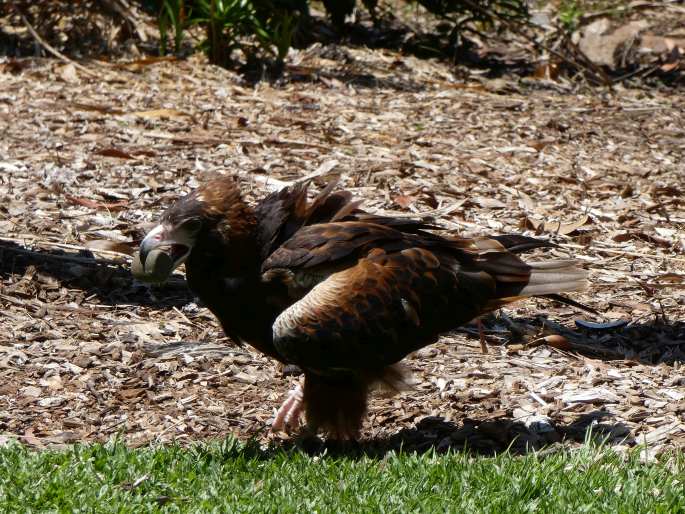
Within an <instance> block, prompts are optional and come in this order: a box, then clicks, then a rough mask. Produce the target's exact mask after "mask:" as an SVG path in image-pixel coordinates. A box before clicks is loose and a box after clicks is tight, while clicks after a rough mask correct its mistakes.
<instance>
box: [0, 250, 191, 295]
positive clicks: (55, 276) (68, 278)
mask: <svg viewBox="0 0 685 514" xmlns="http://www.w3.org/2000/svg"><path fill="white" fill-rule="evenodd" d="M10 276H14V279H13V283H12V284H11V285H9V286H6V287H5V288H4V289H5V293H15V294H18V295H21V296H29V297H31V296H36V295H38V292H39V290H42V291H43V293H44V295H45V296H44V298H41V299H43V300H44V301H51V300H52V301H54V300H56V297H55V296H54V295H58V294H59V288H61V287H65V288H67V289H78V290H81V291H82V292H83V293H84V297H85V298H88V297H95V298H97V301H98V302H99V303H102V304H105V305H119V304H124V305H149V306H155V307H157V308H171V307H180V306H182V305H185V304H187V303H189V302H192V301H193V295H192V293H190V291H189V290H188V288H187V286H186V283H185V280H184V279H183V277H182V276H181V275H176V276H175V277H173V278H172V279H171V280H170V281H169V283H168V284H166V285H165V286H164V288H152V289H151V288H150V286H147V285H145V284H142V283H140V282H138V281H136V280H135V279H134V278H133V276H132V275H131V272H130V270H129V268H128V266H124V265H123V264H122V263H121V262H117V261H114V260H106V259H97V258H96V257H95V256H94V255H93V254H92V253H91V252H89V251H82V252H79V253H69V252H65V251H62V250H43V249H41V250H29V249H27V248H25V247H23V246H21V245H18V244H16V243H13V242H8V241H0V279H1V280H2V281H3V282H4V283H6V284H7V283H9V280H8V279H9V277H10ZM22 277H24V278H26V280H22ZM53 293H54V295H53ZM156 293H159V294H156ZM38 296H39V297H40V295H38Z"/></svg>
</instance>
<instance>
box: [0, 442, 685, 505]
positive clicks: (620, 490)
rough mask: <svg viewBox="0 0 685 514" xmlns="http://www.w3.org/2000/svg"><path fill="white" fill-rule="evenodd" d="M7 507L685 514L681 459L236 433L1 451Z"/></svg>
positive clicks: (0, 478) (2, 500)
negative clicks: (473, 450) (358, 446)
mask: <svg viewBox="0 0 685 514" xmlns="http://www.w3.org/2000/svg"><path fill="white" fill-rule="evenodd" d="M0 511H1V512H22V513H27V512H136V513H137V512H279V513H280V512H298V513H302V512H355V513H359V514H361V513H366V512H464V513H474V512H493V513H500V512H543V513H558V514H561V513H566V512H573V513H576V512H611V513H621V512H625V513H637V512H640V513H642V512H644V513H667V512H668V513H672V512H685V458H683V456H682V455H672V456H671V457H670V459H668V462H667V461H666V460H662V461H661V462H660V463H656V464H649V465H644V464H641V463H640V462H639V458H638V455H637V453H635V454H633V455H632V456H628V457H627V458H624V457H620V456H618V455H617V454H615V453H614V452H612V451H611V450H608V449H597V448H594V449H593V448H586V449H582V450H578V451H562V452H557V453H552V454H548V455H547V456H544V457H543V456H540V455H535V454H530V455H528V456H525V457H514V456H510V455H500V456H497V457H494V458H489V457H477V456H472V455H468V454H466V453H449V454H446V455H438V454H435V453H427V454H423V455H415V454H396V453H390V454H387V455H386V456H385V457H383V458H371V457H359V458H352V457H342V456H341V457H333V456H330V455H321V456H315V457H312V456H308V455H306V454H304V453H301V452H300V451H290V452H285V451H281V450H274V451H269V452H265V451H262V450H259V449H258V448H256V447H254V446H251V445H243V444H240V443H236V442H235V441H232V440H227V441H224V442H222V443H218V442H217V443H210V444H197V445H195V446H192V447H190V448H181V447H177V446H161V447H151V448H139V449H128V448H126V447H125V446H124V445H123V444H118V443H112V444H107V445H92V446H74V447H72V448H71V449H69V450H66V451H41V452H35V451H30V450H27V449H26V448H24V447H21V446H19V445H10V446H7V447H5V448H2V449H0Z"/></svg>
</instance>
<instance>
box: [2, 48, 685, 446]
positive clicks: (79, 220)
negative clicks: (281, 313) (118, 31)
mask: <svg viewBox="0 0 685 514" xmlns="http://www.w3.org/2000/svg"><path fill="white" fill-rule="evenodd" d="M24 64H25V66H24ZM88 69H89V70H90V72H91V74H86V73H85V72H84V71H82V70H80V69H76V68H74V67H73V66H72V65H70V64H66V65H65V64H63V63H61V62H58V61H54V60H44V61H23V65H22V66H19V65H18V64H17V62H14V63H12V65H9V64H7V65H5V66H4V67H3V66H2V65H0V83H1V84H2V87H1V88H0V127H1V130H2V138H0V170H1V171H2V173H1V174H0V198H1V200H2V201H1V202H0V235H1V239H0V274H1V277H2V282H1V285H0V305H1V307H2V311H1V312H0V434H4V435H3V436H0V438H2V437H9V438H18V439H19V440H21V441H23V442H24V443H27V444H30V445H35V446H36V447H44V446H52V445H60V444H64V443H71V442H76V441H95V440H105V439H107V438H109V437H111V436H113V435H115V434H120V435H121V437H123V438H124V439H125V440H126V441H128V442H129V443H130V444H132V445H140V444H146V443H148V442H151V441H171V440H174V441H188V440H196V439H203V438H210V437H222V436H226V435H228V434H234V435H237V436H239V437H243V438H244V437H249V436H256V437H258V438H264V439H266V438H268V437H271V436H269V435H268V426H269V420H270V418H271V416H272V414H273V409H274V408H275V407H276V406H277V405H278V404H279V402H280V401H281V400H282V399H283V398H284V395H285V392H286V391H287V390H288V389H289V387H290V386H291V385H292V383H293V382H294V381H295V380H297V377H292V376H286V377H284V376H283V375H284V373H283V370H281V369H280V368H279V367H277V366H276V365H275V364H274V362H272V361H270V360H268V359H265V358H263V357H262V356H261V355H259V354H257V353H255V352H253V351H252V350H250V349H249V348H244V347H242V348H241V347H237V346H235V345H234V344H232V343H231V342H230V341H228V340H227V339H225V338H224V337H223V335H222V334H221V332H220V329H219V327H218V325H217V323H216V322H215V321H214V319H213V318H212V316H211V315H210V314H209V313H208V311H206V310H205V309H204V308H202V306H201V305H198V304H196V303H194V299H193V297H192V296H191V295H190V294H189V293H188V291H187V290H186V288H185V285H184V281H183V276H182V274H181V273H179V274H178V275H177V276H176V279H175V280H173V281H172V282H171V283H170V284H169V285H167V286H165V287H161V288H156V287H153V288H150V287H148V286H145V285H143V284H141V283H138V282H136V281H134V280H133V279H132V277H131V276H130V274H129V271H128V262H129V260H128V258H127V257H126V256H125V255H123V254H121V253H112V252H118V251H124V252H125V251H128V249H129V248H130V247H131V246H132V245H131V244H130V243H131V242H132V241H135V240H136V239H138V238H140V236H141V235H142V234H143V233H144V230H145V227H146V224H148V223H150V222H154V220H155V219H156V217H157V216H158V215H159V213H160V212H161V211H162V209H163V208H164V207H165V206H166V205H168V204H169V203H170V202H171V201H172V200H173V199H174V198H176V197H177V196H178V195H179V194H181V193H183V192H186V191H188V190H189V189H190V188H191V187H193V186H194V185H196V184H197V183H198V181H199V180H202V177H203V176H204V175H205V174H207V173H214V172H230V173H237V174H238V175H240V176H241V177H242V178H243V179H244V182H245V188H246V190H247V191H248V193H247V194H248V197H249V198H250V199H256V198H258V197H260V196H263V195H264V194H265V193H266V191H267V190H268V189H270V188H277V187H279V186H280V185H281V184H282V182H290V181H293V180H298V179H301V178H303V177H312V178H313V181H314V187H313V189H314V190H315V189H317V188H318V187H320V186H321V185H323V184H324V183H326V182H327V181H329V180H331V179H333V178H334V177H340V180H341V186H343V187H346V188H349V189H351V190H352V191H353V192H354V193H355V194H356V195H357V196H358V197H361V198H364V199H365V200H366V203H365V205H366V207H367V208H368V209H370V210H375V211H388V212H393V213H399V214H401V215H405V216H409V215H418V214H420V213H424V214H425V213H428V214H431V215H434V216H436V217H437V218H438V219H439V220H440V222H441V223H442V224H443V225H444V226H445V227H447V228H449V229H450V230H454V231H455V232H458V233H463V234H481V233H507V232H525V233H527V234H535V233H537V234H539V235H540V237H547V238H550V239H552V240H553V241H555V242H557V243H559V248H558V249H554V250H552V251H551V252H547V253H548V254H551V255H553V256H566V255H575V256H576V257H577V258H578V259H580V260H582V261H583V263H584V264H585V266H586V267H587V269H588V270H590V275H591V281H592V286H591V288H590V289H589V290H588V291H587V292H586V293H583V294H577V295H574V298H575V299H576V300H578V301H581V302H583V303H585V304H587V305H589V306H591V307H593V308H594V309H597V310H598V311H599V312H600V315H598V316H593V315H592V314H587V313H584V312H582V311H578V310H576V309H573V308H569V307H567V306H562V305H558V304H555V303H552V302H549V301H544V300H530V301H527V302H523V303H520V304H518V305H516V306H514V307H513V308H511V309H506V311H504V312H502V313H500V314H498V315H497V316H493V317H490V318H487V319H486V320H485V326H486V329H487V335H488V339H489V343H490V345H489V353H488V354H483V353H481V350H480V345H479V342H478V338H477V336H476V335H475V334H476V331H475V327H473V326H472V327H466V328H465V329H464V330H461V331H458V332H455V333H453V334H449V335H446V336H445V337H443V338H442V339H441V341H440V342H439V343H438V344H436V345H434V346H431V347H428V348H425V349H423V350H421V351H419V352H417V353H416V354H414V355H412V356H410V357H409V358H408V359H407V361H406V362H407V365H408V366H409V367H410V368H411V369H412V370H413V372H414V377H415V381H416V384H415V387H414V389H413V390H411V391H408V392H405V393H402V394H400V395H399V396H395V397H392V398H383V397H377V398H374V400H373V402H372V405H371V409H370V415H369V420H368V422H367V423H366V426H365V431H364V439H365V441H366V442H365V443H364V444H365V445H368V447H370V448H386V447H398V446H399V445H404V446H405V447H408V448H414V449H419V450H421V449H424V448H429V447H437V448H438V449H440V450H442V449H445V448H447V447H450V446H452V447H462V446H464V445H467V446H469V447H470V448H472V449H474V450H476V451H479V452H484V453H490V452H492V451H498V450H502V449H505V448H506V447H508V446H510V445H511V446H512V447H513V448H514V449H515V450H517V451H525V450H526V449H527V448H531V447H541V446H543V445H547V444H551V443H558V442H562V441H565V442H566V443H567V444H579V443H582V442H583V441H584V439H585V437H586V434H587V433H588V428H590V427H592V431H593V433H594V434H599V435H600V436H602V437H606V438H607V439H608V441H609V442H610V443H611V444H615V445H617V446H618V447H619V448H622V447H627V446H630V445H634V444H639V443H647V445H648V448H649V450H648V451H647V452H646V455H654V454H656V453H658V452H660V451H662V450H664V449H667V448H672V447H677V448H683V447H685V422H684V421H683V415H684V413H685V372H684V371H683V369H682V365H681V363H682V362H683V361H684V360H685V296H684V295H683V290H684V289H683V288H684V285H683V284H685V255H684V253H683V249H684V247H685V229H684V227H685V206H684V205H683V200H682V198H683V177H684V176H685V165H684V164H683V162H685V159H684V157H685V138H684V136H685V130H684V129H683V127H685V110H684V108H685V96H683V95H682V94H674V93H672V92H670V93H669V92H659V91H657V90H626V89H620V88H618V89H615V90H614V91H613V92H609V91H606V90H601V89H597V90H589V91H587V92H584V93H583V92H580V93H579V92H570V91H569V88H567V87H563V88H562V87H555V86H554V84H552V83H549V82H538V81H535V80H525V81H519V82H516V81H513V80H512V81H506V80H503V79H498V80H496V81H491V82H490V81H486V80H483V81H474V82H471V83H459V82H455V81H454V80H453V79H452V76H451V74H450V72H449V70H448V68H446V67H444V66H443V65H440V64H436V63H432V62H427V61H421V60H418V59H414V58H409V57H403V56H400V55H398V54H394V53H391V52H383V51H376V52H371V51H364V50H355V49H349V48H340V47H333V46H329V47H322V46H318V45H317V46H314V47H312V48H311V49H309V50H306V51H301V52H293V55H292V58H291V62H290V72H289V73H290V75H289V76H290V77H291V79H292V80H291V81H290V82H288V83H287V84H286V85H283V86H279V87H276V86H271V85H268V84H264V83H260V84H258V85H257V86H256V87H255V88H251V87H247V86H245V85H242V83H241V81H240V78H239V77H238V76H237V75H235V74H233V73H231V72H227V71H225V70H222V69H219V68H216V67H211V66H208V65H206V64H204V63H203V62H201V61H200V60H196V59H195V58H193V59H191V60H189V61H179V62H176V61H159V62H146V61H138V62H132V63H128V64H124V65H114V64H90V65H88ZM577 321H579V322H580V325H579V324H577V323H576V322H577ZM588 322H594V323H599V324H597V325H592V324H588ZM621 322H624V323H627V325H626V326H622V323H621Z"/></svg>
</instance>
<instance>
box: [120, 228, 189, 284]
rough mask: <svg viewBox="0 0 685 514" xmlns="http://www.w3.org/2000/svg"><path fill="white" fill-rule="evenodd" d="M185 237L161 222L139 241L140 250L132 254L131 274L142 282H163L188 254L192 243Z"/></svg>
mask: <svg viewBox="0 0 685 514" xmlns="http://www.w3.org/2000/svg"><path fill="white" fill-rule="evenodd" d="M185 239H186V238H185V237H177V235H176V234H174V233H173V231H170V230H169V229H168V228H167V227H165V226H164V225H163V224H162V225H157V226H156V227H155V228H153V229H152V230H151V231H150V232H148V234H147V235H146V236H145V238H144V239H143V240H142V242H141V243H140V252H139V253H137V254H135V255H134V256H133V263H132V265H131V271H132V273H133V276H134V277H136V278H137V279H138V280H142V281H144V282H153V283H162V282H164V281H165V280H166V279H167V278H169V275H171V273H172V272H173V271H174V270H175V269H176V268H177V267H179V266H180V265H181V264H183V262H184V261H185V260H186V258H187V257H188V255H189V254H190V249H191V246H192V244H190V241H186V240H185Z"/></svg>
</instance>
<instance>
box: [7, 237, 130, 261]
mask: <svg viewBox="0 0 685 514" xmlns="http://www.w3.org/2000/svg"><path fill="white" fill-rule="evenodd" d="M0 243H12V244H15V245H17V246H16V248H8V247H5V246H2V245H0V251H2V250H7V251H9V252H16V253H26V254H37V253H38V254H39V253H40V252H37V251H35V250H31V249H29V248H26V246H25V245H26V243H30V244H33V245H37V246H47V247H48V248H59V249H67V250H79V251H88V252H91V253H102V254H105V255H110V256H113V257H114V256H116V257H119V259H121V260H116V261H115V260H110V259H98V258H96V257H93V258H90V257H79V256H77V255H54V254H50V255H46V256H45V258H46V259H56V260H62V261H71V262H80V263H82V264H90V265H91V266H92V265H93V264H112V265H117V264H123V263H124V262H126V259H125V258H124V254H121V253H117V252H110V251H109V250H94V249H90V248H86V247H84V246H76V245H68V244H64V243H52V242H50V241H40V240H37V239H29V240H27V239H19V238H13V237H0Z"/></svg>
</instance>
